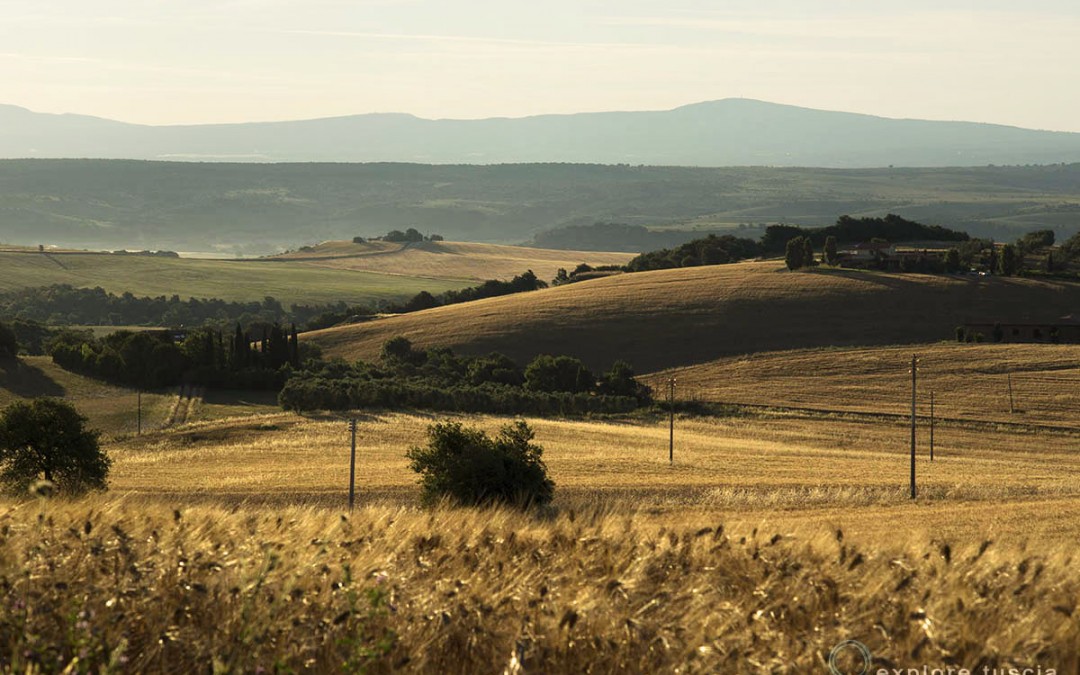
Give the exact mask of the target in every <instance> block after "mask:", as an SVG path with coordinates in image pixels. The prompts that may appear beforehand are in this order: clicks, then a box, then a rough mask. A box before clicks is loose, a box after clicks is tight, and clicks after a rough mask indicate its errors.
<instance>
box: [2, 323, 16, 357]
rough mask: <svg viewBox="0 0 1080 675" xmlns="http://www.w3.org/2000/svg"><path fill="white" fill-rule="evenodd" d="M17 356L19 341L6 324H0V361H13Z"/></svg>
mask: <svg viewBox="0 0 1080 675" xmlns="http://www.w3.org/2000/svg"><path fill="white" fill-rule="evenodd" d="M18 354H19V341H18V339H17V338H16V337H15V331H14V330H12V329H11V327H10V326H8V325H7V324H6V323H0V360H3V359H13V358H15V357H16V356H18Z"/></svg>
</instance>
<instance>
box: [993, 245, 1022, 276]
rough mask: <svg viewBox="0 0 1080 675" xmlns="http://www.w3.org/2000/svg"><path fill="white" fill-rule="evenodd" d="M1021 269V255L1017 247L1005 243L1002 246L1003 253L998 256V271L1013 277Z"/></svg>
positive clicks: (1002, 274)
mask: <svg viewBox="0 0 1080 675" xmlns="http://www.w3.org/2000/svg"><path fill="white" fill-rule="evenodd" d="M1018 271H1020V256H1019V255H1018V254H1017V252H1016V247H1015V246H1013V245H1012V244H1005V245H1004V246H1002V247H1001V255H1000V256H999V257H998V273H999V274H1001V276H1004V277H1011V276H1012V275H1014V274H1016V273H1017V272H1018Z"/></svg>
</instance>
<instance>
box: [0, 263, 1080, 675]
mask: <svg viewBox="0 0 1080 675" xmlns="http://www.w3.org/2000/svg"><path fill="white" fill-rule="evenodd" d="M762 274H765V272H762ZM633 276H635V275H628V276H627V277H626V278H632V277H633ZM643 276H646V275H643ZM676 276H678V275H676ZM783 276H788V277H789V279H791V278H796V277H808V278H815V277H817V276H818V275H783ZM585 283H596V282H585ZM787 283H789V284H790V281H789V282H787ZM559 290H561V289H554V291H559ZM547 293H552V291H540V292H537V293H535V294H529V296H530V297H534V298H542V297H544V294H547ZM675 295H677V294H672V296H673V297H674V296H675ZM471 304H477V305H479V304H480V303H471ZM436 311H438V310H436ZM425 314H426V313H425ZM1078 349H1080V348H1078V347H1076V346H1065V345H990V344H963V345H960V344H951V343H945V342H938V343H929V344H917V345H913V346H911V345H909V346H903V347H897V346H892V347H860V348H835V349H807V350H796V351H786V352H774V353H761V354H755V355H753V356H750V357H733V358H725V359H721V360H716V361H710V362H706V363H703V364H701V365H698V366H693V367H687V368H683V369H679V370H677V371H665V372H658V373H656V374H654V375H653V376H651V377H647V378H645V379H646V380H649V381H652V382H653V383H654V384H659V383H661V382H663V381H664V380H665V379H666V378H667V377H669V376H670V375H672V374H674V375H676V376H677V377H678V382H679V387H678V392H679V397H680V399H682V400H685V399H689V398H694V399H697V400H700V401H703V402H707V403H715V404H738V405H728V406H723V405H717V406H716V407H715V410H716V411H717V413H718V414H715V415H711V416H710V415H687V414H679V415H678V416H677V417H676V420H675V461H674V463H669V461H668V418H667V417H666V416H665V415H664V414H662V413H660V412H655V411H652V412H643V413H640V414H637V415H633V416H626V417H610V418H594V419H528V420H527V421H528V423H529V424H530V426H531V427H532V428H533V429H534V431H535V432H536V442H537V443H539V444H540V445H542V446H543V447H544V459H545V461H546V463H547V467H548V470H549V474H550V476H551V477H552V479H553V480H554V481H555V483H556V493H555V500H554V502H553V504H552V505H551V506H550V507H547V508H545V509H544V510H541V511H538V512H532V513H521V512H517V511H512V510H502V509H461V508H452V507H450V506H443V507H439V508H436V509H423V508H421V507H420V506H419V502H420V499H419V497H420V491H419V487H418V485H417V483H416V475H415V474H414V473H413V472H412V471H411V470H410V469H409V467H408V463H407V460H406V459H405V456H404V454H405V451H406V450H407V449H408V448H409V447H410V446H413V445H417V444H422V443H423V442H424V440H425V433H426V429H427V427H428V426H429V425H430V424H432V423H433V422H435V421H440V420H445V419H456V420H460V421H462V422H465V423H467V424H470V425H476V426H479V427H482V428H483V429H485V430H488V431H495V430H497V429H498V428H499V427H501V426H503V425H505V424H508V423H509V422H511V420H510V419H508V418H504V417H495V416H485V415H470V416H464V415H452V414H419V413H408V412H391V411H364V412H360V413H357V415H356V417H357V420H358V440H359V443H358V452H357V459H358V461H357V500H358V501H357V508H356V509H355V510H354V511H352V512H351V513H350V512H348V510H347V483H348V473H349V468H348V456H349V433H348V430H347V426H346V421H345V416H344V415H311V416H298V415H294V414H290V413H283V412H277V411H274V410H273V408H272V406H271V405H270V402H269V401H266V400H262V399H258V398H257V397H251V396H245V395H226V394H222V393H215V392H197V391H196V392H192V391H190V390H182V391H180V392H159V393H157V394H156V395H154V396H155V397H156V398H151V399H150V400H151V401H152V405H151V409H152V411H153V413H152V421H151V422H150V423H148V427H147V428H148V429H150V430H149V431H148V432H147V433H145V434H144V435H142V436H140V437H136V436H133V435H132V434H131V433H130V428H128V427H125V426H124V425H125V424H128V423H129V422H130V419H131V418H130V417H129V416H125V415H129V411H130V408H129V406H130V404H131V403H132V401H133V399H132V397H133V392H130V391H128V390H124V389H118V388H113V387H107V386H104V385H99V384H96V383H94V382H92V381H89V380H86V379H84V378H79V377H78V376H75V375H72V374H70V373H65V372H64V371H62V370H59V369H58V368H56V367H55V366H53V365H52V364H51V363H49V362H48V360H47V359H43V358H31V359H23V360H22V362H21V363H22V365H21V366H20V368H26V369H28V370H25V371H24V370H20V371H18V372H14V371H12V372H8V373H0V378H6V379H0V404H3V403H6V402H8V401H10V400H12V399H14V398H16V397H21V396H30V395H35V394H41V393H53V394H59V395H66V396H68V397H69V398H71V399H72V400H73V401H74V402H75V403H76V404H77V405H78V406H79V407H80V408H81V409H83V410H84V412H86V413H87V414H88V415H89V416H90V418H91V420H92V423H93V424H94V425H97V426H102V427H103V428H105V430H106V431H107V432H108V435H107V436H106V438H105V445H104V447H105V449H106V451H107V452H108V453H109V455H110V456H111V457H112V460H113V468H112V472H111V474H110V491H109V492H108V493H106V494H103V495H96V496H92V497H89V498H86V499H82V500H78V501H67V500H63V499H54V500H39V499H29V500H28V499H21V500H15V499H3V500H0V607H3V610H2V611H0V673H5V674H8V673H10V674H12V675H13V674H14V673H19V674H20V675H21V674H23V673H27V672H30V673H37V672H43V673H44V672H71V673H75V672H110V673H126V672H166V673H187V672H193V671H194V672H252V673H255V672H263V673H269V672H312V673H322V672H389V671H405V672H423V673H427V672H440V673H442V672H445V673H477V672H496V673H498V672H503V673H511V674H514V675H520V674H523V673H561V672H591V673H607V672H612V673H614V672H683V673H705V672H724V673H760V672H772V673H807V672H829V670H828V659H829V655H830V651H831V650H832V648H833V647H834V646H835V645H837V644H838V643H840V642H841V641H843V640H849V639H853V640H858V641H860V642H862V643H864V644H865V645H866V646H867V648H868V649H869V651H870V652H871V653H872V655H873V661H872V665H873V667H874V669H875V670H873V671H871V672H877V670H876V669H878V668H919V669H920V672H921V668H922V667H923V666H924V665H925V666H926V667H927V668H929V669H933V668H945V667H948V666H953V667H954V668H957V667H964V668H967V669H969V670H970V671H971V672H984V671H983V670H982V669H983V668H999V669H1001V668H1006V669H1007V668H1010V667H1015V668H1032V669H1034V668H1041V669H1042V670H1041V673H1035V675H1049V673H1051V672H1053V673H1054V674H1055V675H1056V674H1057V673H1075V672H1078V670H1080V622H1078V621H1077V620H1076V617H1077V611H1078V609H1080V608H1078V607H1077V598H1078V597H1080V577H1078V576H1077V573H1076V569H1077V566H1076V553H1075V542H1076V541H1078V540H1080V427H1078V426H1077V424H1076V420H1077V419H1080V402H1078V399H1077V396H1078V391H1077V388H1076V387H1074V386H1072V383H1074V382H1075V381H1076V380H1075V378H1076V377H1077V360H1078V358H1077V357H1078V356H1080V354H1078ZM912 352H915V353H918V354H919V355H920V356H921V358H922V360H921V362H920V377H921V385H920V399H919V404H920V410H919V412H920V414H921V415H922V414H925V413H927V412H928V410H927V408H926V403H927V400H926V394H927V393H928V391H929V389H930V388H931V387H932V388H933V389H934V390H935V392H936V393H937V394H938V396H939V397H940V398H939V399H938V400H939V408H938V410H937V411H936V412H937V413H938V424H937V426H936V429H935V459H934V461H933V462H931V461H930V459H929V456H928V441H929V438H928V428H927V426H926V425H925V423H924V422H925V420H922V419H921V420H920V426H919V428H918V436H917V441H918V459H917V472H918V487H919V495H918V499H916V500H914V501H913V500H911V499H910V498H909V495H908V482H907V481H908V470H909V463H908V462H909V455H908V452H909V445H908V443H909V427H908V424H907V421H906V420H905V419H904V417H903V415H904V414H905V413H906V412H907V410H908V408H907V405H908V404H909V399H908V398H907V396H908V392H909V390H908V386H909V385H910V380H909V379H908V378H909V377H910V376H909V374H908V372H907V367H908V363H907V359H909V358H910V354H911V353H912ZM1008 373H1011V374H1012V379H1013V387H1014V396H1015V401H1016V408H1017V412H1014V413H1010V412H1009V411H1008V407H1007V390H1006V389H1004V383H1003V380H1002V378H1004V377H1006V374H1008ZM60 390H62V391H60ZM1003 397H1005V398H1003ZM144 400H145V399H144ZM110 425H111V426H110ZM843 656H844V658H847V659H850V658H851V657H852V656H853V653H852V652H850V650H849V651H848V652H845V653H844V655H843ZM860 666H861V663H859V662H854V663H853V662H850V661H848V662H847V663H845V664H843V668H844V670H842V672H845V673H847V672H855V673H857V672H860V671H859V667H860ZM65 669H66V670H65ZM999 672H1001V671H999ZM1006 672H1007V671H1006ZM1033 672H1034V671H1033Z"/></svg>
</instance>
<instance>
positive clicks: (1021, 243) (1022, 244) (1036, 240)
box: [1016, 230, 1054, 254]
mask: <svg viewBox="0 0 1080 675" xmlns="http://www.w3.org/2000/svg"><path fill="white" fill-rule="evenodd" d="M1053 245H1054V231H1053V230H1035V231H1034V232H1028V233H1027V234H1025V235H1024V236H1022V237H1020V238H1019V239H1017V240H1016V248H1017V249H1018V250H1019V251H1020V253H1021V254H1024V253H1028V252H1031V251H1036V250H1038V249H1040V248H1047V247H1049V246H1053Z"/></svg>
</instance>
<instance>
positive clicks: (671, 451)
mask: <svg viewBox="0 0 1080 675" xmlns="http://www.w3.org/2000/svg"><path fill="white" fill-rule="evenodd" d="M668 413H669V418H668V464H674V463H675V378H674V377H673V378H671V379H670V380H668Z"/></svg>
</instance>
